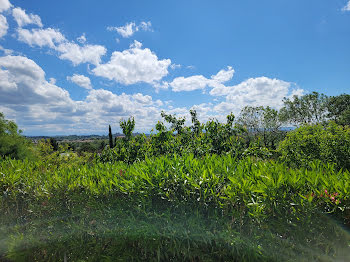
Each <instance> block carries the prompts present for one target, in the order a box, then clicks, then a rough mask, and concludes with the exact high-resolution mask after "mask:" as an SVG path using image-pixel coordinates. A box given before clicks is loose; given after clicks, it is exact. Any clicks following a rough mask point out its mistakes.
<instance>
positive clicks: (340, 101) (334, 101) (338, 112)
mask: <svg viewBox="0 0 350 262" xmlns="http://www.w3.org/2000/svg"><path fill="white" fill-rule="evenodd" d="M328 111H329V115H328V116H329V117H330V118H331V119H333V120H334V121H335V122H336V123H337V124H339V125H348V126H350V95H348V94H342V95H339V96H332V97H330V99H329V103H328Z"/></svg>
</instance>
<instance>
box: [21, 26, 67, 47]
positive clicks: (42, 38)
mask: <svg viewBox="0 0 350 262" xmlns="http://www.w3.org/2000/svg"><path fill="white" fill-rule="evenodd" d="M17 34H18V40H19V41H22V42H24V43H26V44H28V45H30V46H35V45H36V46H39V47H44V46H47V47H50V48H53V49H55V48H56V44H59V43H62V42H64V41H66V38H65V37H64V35H63V34H62V33H61V32H60V31H59V30H57V29H53V28H45V29H37V28H35V29H32V30H28V29H23V28H18V29H17Z"/></svg>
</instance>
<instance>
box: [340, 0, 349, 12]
mask: <svg viewBox="0 0 350 262" xmlns="http://www.w3.org/2000/svg"><path fill="white" fill-rule="evenodd" d="M342 10H343V11H350V1H349V2H348V3H347V4H346V6H344V7H343V9H342Z"/></svg>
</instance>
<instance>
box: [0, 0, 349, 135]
mask: <svg viewBox="0 0 350 262" xmlns="http://www.w3.org/2000/svg"><path fill="white" fill-rule="evenodd" d="M349 47H350V2H349V1H347V0H318V1H316V0H309V1H305V0H303V1H302V0H294V1H285V0H274V1H273V0H266V1H258V0H254V1H253V0H246V1H233V0H231V1H228V0H227V1H203V0H201V1H188V0H187V1H141V0H139V1H136V0H132V1H111V0H110V1H108V0H103V1H102V0H101V1H88V0H84V1H83V0H75V1H68V0H61V1H47V0H35V1H28V0H26V1H24V0H22V1H19V0H18V1H15V0H11V1H10V2H9V1H8V0H0V112H4V113H5V116H6V117H7V118H9V119H13V120H15V121H16V122H17V123H18V125H19V127H20V128H21V129H22V130H24V134H26V135H59V134H66V135H67V134H93V133H94V134H104V133H106V130H107V126H108V124H111V125H112V128H113V131H120V130H119V125H118V122H119V120H120V119H126V118H128V117H129V116H134V117H135V120H136V131H142V132H147V133H148V132H150V130H151V129H152V128H153V127H154V125H155V123H156V122H157V121H158V120H160V112H161V110H164V111H166V112H168V113H172V114H176V115H177V116H185V117H187V119H189V114H188V111H189V109H191V108H194V109H196V110H197V112H198V114H199V116H200V119H201V120H202V121H206V120H208V119H209V118H213V117H215V118H217V119H219V120H221V121H224V119H225V116H226V115H227V114H229V113H230V112H233V113H234V114H235V115H236V116H238V115H239V112H240V109H241V108H242V107H244V106H246V105H251V106H260V105H263V106H272V107H274V108H277V109H278V108H280V107H281V106H282V99H283V98H284V97H290V96H292V95H302V94H306V93H308V92H311V91H318V92H321V93H325V94H327V95H339V94H341V93H349V90H350V85H349V83H350V50H349V49H350V48H349Z"/></svg>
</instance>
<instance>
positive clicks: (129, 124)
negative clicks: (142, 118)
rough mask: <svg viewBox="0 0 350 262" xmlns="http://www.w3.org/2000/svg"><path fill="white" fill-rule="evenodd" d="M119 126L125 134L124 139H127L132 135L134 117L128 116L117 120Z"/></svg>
mask: <svg viewBox="0 0 350 262" xmlns="http://www.w3.org/2000/svg"><path fill="white" fill-rule="evenodd" d="M119 125H120V128H121V129H122V130H123V134H124V135H125V139H126V140H127V141H129V140H130V139H131V137H132V131H134V128H135V119H134V118H133V117H130V118H129V119H128V120H126V121H125V120H120V122H119Z"/></svg>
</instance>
